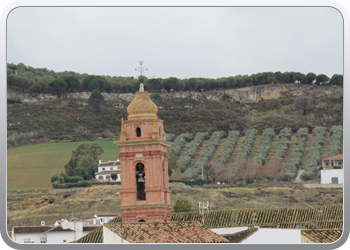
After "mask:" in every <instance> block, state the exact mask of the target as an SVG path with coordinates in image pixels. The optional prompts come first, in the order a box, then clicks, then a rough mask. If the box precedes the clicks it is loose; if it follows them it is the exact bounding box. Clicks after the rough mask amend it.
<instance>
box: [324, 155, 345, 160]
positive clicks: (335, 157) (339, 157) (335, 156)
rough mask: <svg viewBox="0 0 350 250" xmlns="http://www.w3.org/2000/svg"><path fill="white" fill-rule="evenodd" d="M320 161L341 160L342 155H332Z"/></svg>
mask: <svg viewBox="0 0 350 250" xmlns="http://www.w3.org/2000/svg"><path fill="white" fill-rule="evenodd" d="M322 160H343V155H333V156H330V157H326V158H322Z"/></svg>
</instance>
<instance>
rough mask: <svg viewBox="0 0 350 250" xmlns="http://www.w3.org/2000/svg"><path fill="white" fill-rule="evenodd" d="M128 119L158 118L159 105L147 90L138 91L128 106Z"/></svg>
mask: <svg viewBox="0 0 350 250" xmlns="http://www.w3.org/2000/svg"><path fill="white" fill-rule="evenodd" d="M127 111H128V115H129V116H128V120H138V119H157V118H158V116H157V112H158V108H157V105H156V104H155V103H154V102H153V101H152V100H151V98H149V96H148V93H147V92H137V93H136V96H135V98H134V100H132V102H131V103H130V104H129V106H128V109H127Z"/></svg>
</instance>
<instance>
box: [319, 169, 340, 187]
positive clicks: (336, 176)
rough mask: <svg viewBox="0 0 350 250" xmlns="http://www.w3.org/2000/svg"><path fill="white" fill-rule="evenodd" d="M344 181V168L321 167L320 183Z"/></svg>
mask: <svg viewBox="0 0 350 250" xmlns="http://www.w3.org/2000/svg"><path fill="white" fill-rule="evenodd" d="M336 183H340V184H342V183H344V169H322V170H321V184H336Z"/></svg>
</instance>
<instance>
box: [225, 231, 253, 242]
mask: <svg viewBox="0 0 350 250" xmlns="http://www.w3.org/2000/svg"><path fill="white" fill-rule="evenodd" d="M257 231H258V228H256V227H254V228H249V229H246V230H243V231H240V232H238V233H234V234H223V235H221V236H222V237H224V238H226V239H227V240H228V241H229V242H230V243H241V242H242V241H244V240H245V239H247V238H248V237H250V236H252V235H253V234H254V233H256V232H257Z"/></svg>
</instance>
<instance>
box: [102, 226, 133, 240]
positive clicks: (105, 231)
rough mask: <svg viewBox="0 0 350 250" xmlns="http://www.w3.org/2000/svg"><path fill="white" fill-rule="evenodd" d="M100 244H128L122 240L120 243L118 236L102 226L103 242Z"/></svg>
mask: <svg viewBox="0 0 350 250" xmlns="http://www.w3.org/2000/svg"><path fill="white" fill-rule="evenodd" d="M102 242H103V243H129V242H127V241H126V240H123V242H122V239H121V237H120V236H119V235H118V234H116V233H114V232H112V231H111V230H109V229H108V228H107V227H105V226H103V240H102Z"/></svg>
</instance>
